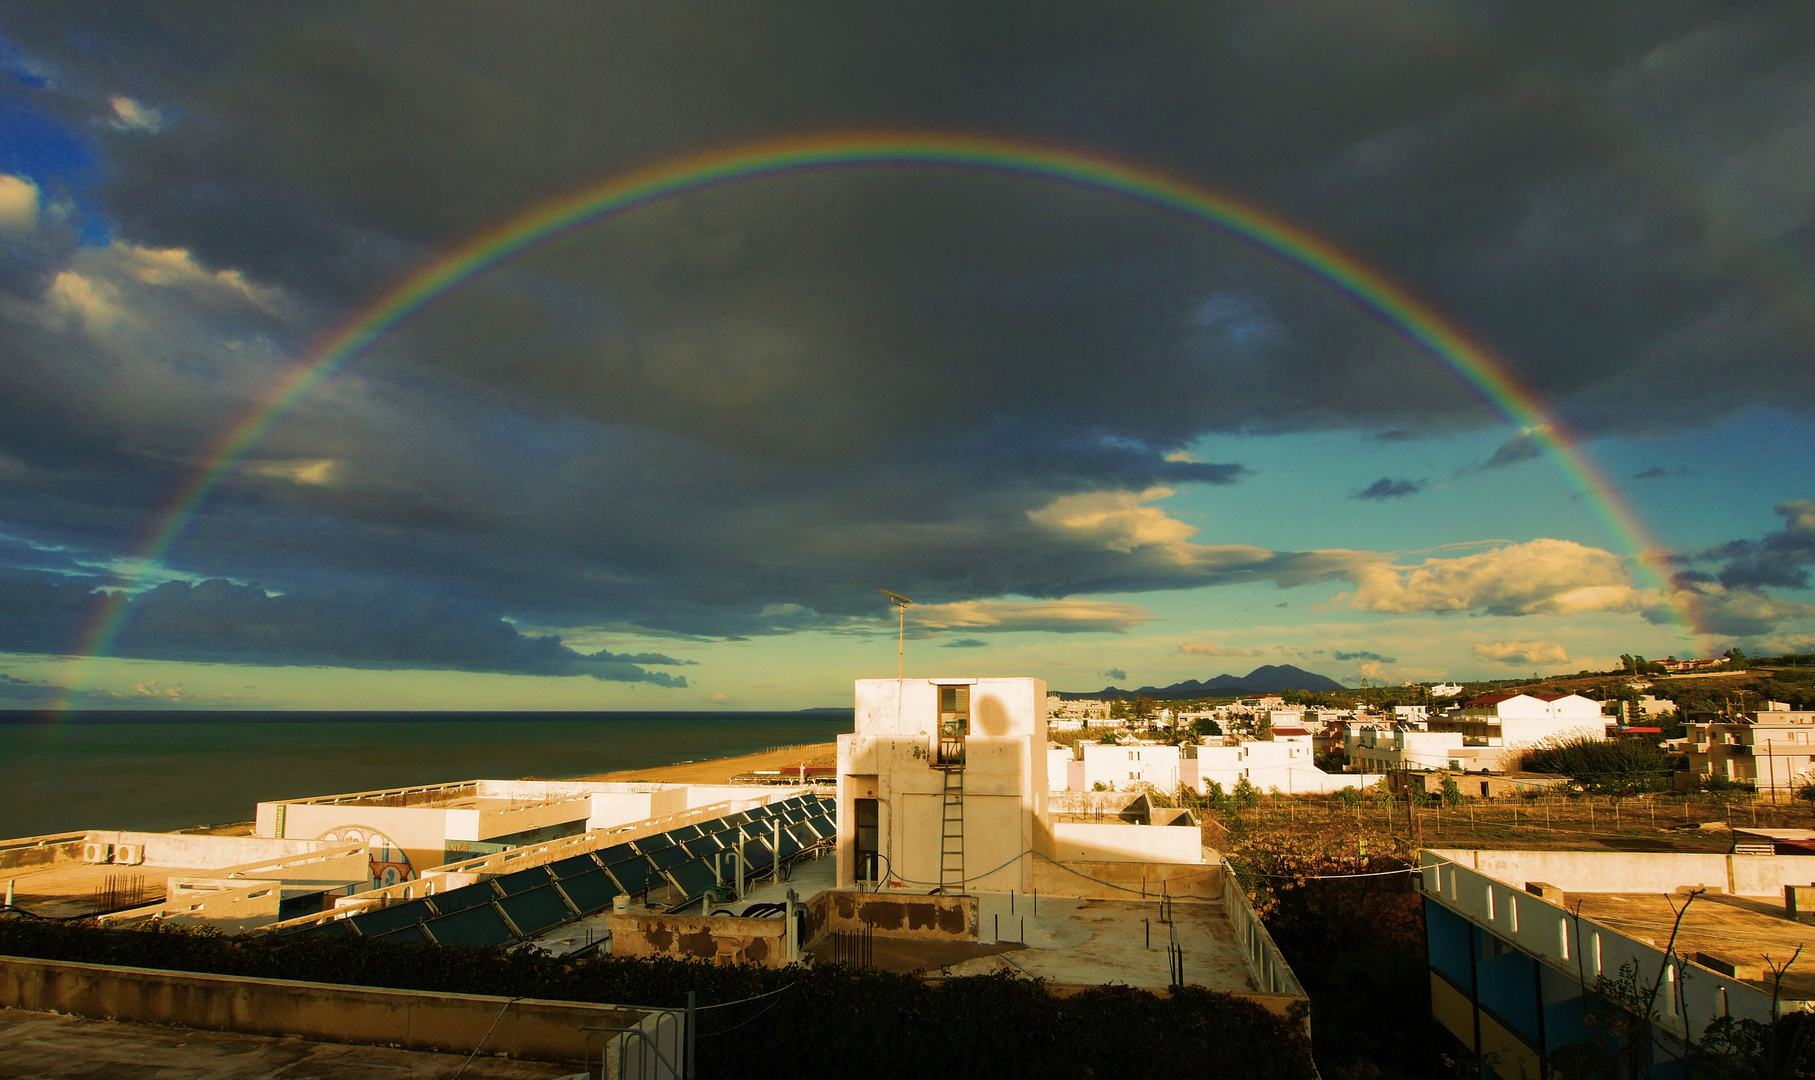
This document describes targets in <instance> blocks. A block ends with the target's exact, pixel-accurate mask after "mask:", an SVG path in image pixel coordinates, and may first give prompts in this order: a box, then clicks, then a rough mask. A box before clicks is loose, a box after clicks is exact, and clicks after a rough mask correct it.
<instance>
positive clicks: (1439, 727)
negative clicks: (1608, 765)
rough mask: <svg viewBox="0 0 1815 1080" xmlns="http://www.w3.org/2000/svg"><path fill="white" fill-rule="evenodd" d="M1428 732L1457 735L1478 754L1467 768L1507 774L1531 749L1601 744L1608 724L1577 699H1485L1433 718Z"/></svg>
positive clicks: (1588, 701)
mask: <svg viewBox="0 0 1815 1080" xmlns="http://www.w3.org/2000/svg"><path fill="white" fill-rule="evenodd" d="M1430 730H1431V731H1433V732H1439V731H1441V732H1453V733H1457V734H1460V735H1461V736H1462V745H1463V746H1464V747H1467V748H1476V749H1478V750H1480V751H1482V752H1481V753H1478V754H1474V755H1471V756H1472V757H1473V759H1474V762H1473V764H1472V765H1471V766H1470V767H1471V768H1480V769H1488V770H1493V771H1497V772H1510V771H1513V770H1516V769H1518V768H1519V765H1520V762H1521V761H1522V759H1523V758H1524V756H1525V752H1526V751H1528V750H1531V749H1533V748H1535V747H1538V746H1541V745H1545V744H1550V743H1558V742H1566V741H1568V740H1570V739H1605V738H1606V737H1607V722H1606V721H1605V720H1604V719H1603V718H1602V716H1601V703H1600V702H1598V701H1595V700H1594V699H1592V698H1585V697H1583V696H1581V695H1580V694H1485V695H1483V696H1481V697H1477V698H1471V699H1470V700H1468V701H1466V702H1464V703H1463V705H1462V708H1460V709H1458V710H1456V711H1453V712H1449V713H1445V714H1443V715H1442V716H1439V717H1433V718H1432V719H1431V721H1430Z"/></svg>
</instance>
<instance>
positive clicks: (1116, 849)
mask: <svg viewBox="0 0 1815 1080" xmlns="http://www.w3.org/2000/svg"><path fill="white" fill-rule="evenodd" d="M1052 834H1053V847H1054V858H1057V859H1058V860H1060V861H1061V862H1152V863H1201V862H1203V861H1204V857H1203V856H1204V849H1203V845H1202V843H1201V837H1202V834H1201V833H1200V832H1199V831H1198V827H1197V826H1196V825H1190V826H1179V825H1127V824H1123V823H1121V822H1100V823H1099V822H1082V821H1061V822H1056V823H1054V825H1053V827H1052Z"/></svg>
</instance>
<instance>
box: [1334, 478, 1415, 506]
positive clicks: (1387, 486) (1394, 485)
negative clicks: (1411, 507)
mask: <svg viewBox="0 0 1815 1080" xmlns="http://www.w3.org/2000/svg"><path fill="white" fill-rule="evenodd" d="M1424 488H1425V482H1424V481H1423V480H1403V479H1402V480H1395V479H1393V478H1392V477H1390V476H1383V477H1381V478H1380V479H1378V480H1376V481H1374V482H1373V483H1371V484H1369V485H1368V486H1367V487H1365V488H1363V489H1362V490H1360V491H1357V492H1356V493H1355V494H1353V495H1351V496H1349V498H1351V499H1369V500H1372V501H1374V502H1385V501H1386V500H1388V499H1403V498H1405V497H1406V496H1407V495H1416V494H1418V493H1419V492H1420V491H1423V490H1424Z"/></svg>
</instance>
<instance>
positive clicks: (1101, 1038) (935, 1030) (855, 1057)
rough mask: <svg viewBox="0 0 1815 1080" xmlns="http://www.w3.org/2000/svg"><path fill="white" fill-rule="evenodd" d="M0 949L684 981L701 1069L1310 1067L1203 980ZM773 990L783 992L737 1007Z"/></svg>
mask: <svg viewBox="0 0 1815 1080" xmlns="http://www.w3.org/2000/svg"><path fill="white" fill-rule="evenodd" d="M0 954H4V955H9V956H29V957H37V958H40V959H47V960H73V961H82V962H88V963H102V964H124V965H131V966H136V967H153V968H166V969H174V970H178V971H200V972H212V973H218V974H226V975H246V976H253V977H258V978H285V979H305V980H311V981H319V982H337V983H352V984H355V985H361V986H387V987H397V988H402V989H414V990H429V991H437V992H444V993H470V994H496V995H499V996H504V997H538V998H555V999H560V1000H568V1001H596V1002H606V1003H615V1004H637V1005H661V1006H675V1005H683V1004H685V1002H686V995H687V992H688V991H689V990H691V991H695V992H696V993H697V994H698V1002H699V1004H700V1005H702V1006H712V1005H718V1004H720V1003H725V1006H724V1007H723V1008H715V1009H710V1010H709V1011H705V1012H703V1013H702V1016H701V1020H700V1028H701V1030H700V1033H699V1037H698V1038H699V1041H698V1048H699V1049H698V1053H699V1073H700V1075H702V1076H737V1077H752V1078H754V1077H795V1076H857V1075H863V1076H874V1077H879V1078H893V1077H901V1078H920V1077H925V1076H929V1075H941V1074H943V1075H948V1076H1005V1077H1011V1076H1012V1077H1079V1078H1083V1077H1092V1076H1180V1077H1188V1076H1216V1077H1242V1078H1255V1080H1261V1078H1267V1080H1272V1078H1279V1080H1309V1078H1310V1077H1311V1076H1312V1075H1313V1074H1312V1071H1311V1063H1310V1054H1309V1046H1308V1044H1307V1042H1306V1040H1305V1037H1304V1033H1303V1028H1302V1026H1301V1025H1300V1024H1299V1023H1297V1022H1294V1021H1293V1020H1291V1019H1288V1018H1285V1017H1279V1016H1275V1015H1273V1014H1271V1013H1269V1012H1267V1011H1266V1010H1265V1009H1263V1008H1261V1007H1260V1006H1259V1005H1256V1004H1254V1003H1253V1002H1250V1001H1247V1000H1245V999H1242V998H1237V997H1234V996H1231V995H1229V994H1222V993H1217V992H1214V991H1210V990H1204V989H1202V988H1198V987H1186V988H1184V989H1181V990H1174V991H1173V992H1172V993H1171V994H1170V995H1168V996H1163V997H1162V996H1160V995H1156V994H1152V993H1148V992H1146V991H1142V990H1135V989H1132V988H1130V987H1126V986H1103V987H1097V988H1094V989H1090V990H1086V991H1083V992H1081V993H1077V994H1073V995H1070V996H1066V997H1055V996H1053V995H1051V994H1048V993H1047V992H1046V988H1045V987H1044V986H1043V985H1042V984H1041V983H1039V982H1038V981H1035V980H1030V979H1020V978H1010V977H1008V976H996V975H984V976H973V977H968V978H946V979H942V980H938V981H936V982H928V981H926V980H922V979H919V978H916V977H914V976H911V975H897V974H891V973H889V972H884V971H875V970H860V969H853V968H849V967H844V966H841V965H824V966H814V967H811V968H804V969H803V968H793V969H785V970H772V969H768V968H758V967H750V966H734V967H721V966H717V965H713V964H707V963H702V962H693V961H678V960H626V959H612V958H610V957H589V958H584V959H577V960H576V959H570V958H564V957H551V956H547V955H544V954H542V953H538V952H533V951H530V950H517V951H514V952H507V951H505V950H502V949H475V948H460V947H451V948H450V947H442V946H435V945H420V944H400V943H392V942H387V941H377V940H370V939H364V938H353V937H342V936H333V937H322V936H314V935H309V936H302V937H285V938H273V937H270V936H266V935H254V936H247V937H237V938H227V937H222V936H220V935H218V934H215V933H195V932H183V931H173V930H163V931H157V930H149V931H148V930H111V929H98V928H96V927H94V926H93V925H92V924H70V923H60V922H48V921H38V920H26V919H9V920H0ZM777 990H781V991H783V992H782V993H779V994H775V995H774V996H773V997H770V998H766V999H764V1000H762V1001H756V1002H750V1003H747V1004H731V1003H733V1002H742V1001H743V1000H744V999H747V998H750V997H753V996H755V995H759V994H766V993H769V992H771V991H777ZM758 1016H761V1017H762V1019H761V1021H759V1022H756V1023H750V1021H752V1020H755V1019H756V1018H757V1017H758ZM734 1030H735V1031H736V1033H737V1034H736V1035H735V1036H731V1032H732V1031H734ZM721 1035H722V1036H729V1037H725V1038H720V1037H719V1036H721Z"/></svg>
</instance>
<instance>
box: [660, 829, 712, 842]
mask: <svg viewBox="0 0 1815 1080" xmlns="http://www.w3.org/2000/svg"><path fill="white" fill-rule="evenodd" d="M668 835H669V836H672V837H674V842H675V843H677V844H685V843H686V842H687V841H689V840H698V839H699V838H700V837H702V836H704V835H705V832H704V831H703V830H702V829H701V828H700V827H699V826H698V825H682V826H681V827H680V828H678V829H670V830H668Z"/></svg>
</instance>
